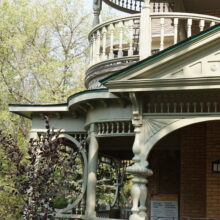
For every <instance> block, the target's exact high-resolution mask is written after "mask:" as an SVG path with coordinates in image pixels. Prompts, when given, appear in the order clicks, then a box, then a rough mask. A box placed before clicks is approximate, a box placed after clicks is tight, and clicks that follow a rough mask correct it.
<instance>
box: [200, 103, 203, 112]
mask: <svg viewBox="0 0 220 220" xmlns="http://www.w3.org/2000/svg"><path fill="white" fill-rule="evenodd" d="M200 112H203V102H200Z"/></svg>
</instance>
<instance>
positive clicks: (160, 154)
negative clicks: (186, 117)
mask: <svg viewBox="0 0 220 220" xmlns="http://www.w3.org/2000/svg"><path fill="white" fill-rule="evenodd" d="M180 133H181V140H180V154H179V153H178V152H175V151H174V152H173V154H172V153H171V152H170V151H161V150H155V149H154V150H153V151H152V152H151V154H150V157H149V162H150V168H151V169H152V170H153V171H154V175H153V176H152V177H150V178H149V194H175V193H177V194H178V193H179V195H180V204H179V205H180V216H181V217H191V218H220V174H218V173H213V172H212V162H213V161H216V160H220V121H213V122H207V123H201V124H196V125H191V126H188V127H185V128H182V129H181V130H180ZM179 165H180V167H179ZM175 171H176V172H175ZM178 171H180V176H179V175H178ZM148 202H149V201H148ZM148 205H149V204H148Z"/></svg>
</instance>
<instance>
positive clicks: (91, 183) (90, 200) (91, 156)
mask: <svg viewBox="0 0 220 220" xmlns="http://www.w3.org/2000/svg"><path fill="white" fill-rule="evenodd" d="M96 134H97V133H96V129H95V125H94V124H91V125H90V135H89V153H88V183H87V197H86V216H87V217H88V218H89V219H90V218H93V217H96V211H95V206H96V181H97V177H96V170H97V162H98V148H99V146H98V141H97V138H96Z"/></svg>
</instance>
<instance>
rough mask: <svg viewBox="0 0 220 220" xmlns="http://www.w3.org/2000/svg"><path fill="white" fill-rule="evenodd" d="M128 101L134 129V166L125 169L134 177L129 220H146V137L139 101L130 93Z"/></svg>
mask: <svg viewBox="0 0 220 220" xmlns="http://www.w3.org/2000/svg"><path fill="white" fill-rule="evenodd" d="M130 99H131V102H132V108H133V120H132V123H133V125H134V127H135V129H134V132H135V140H134V144H133V148H132V150H133V153H134V157H133V158H132V160H133V161H134V164H133V165H132V166H130V167H128V168H127V172H128V173H130V174H132V175H133V176H134V177H133V179H132V182H133V185H132V188H131V197H132V204H133V206H132V209H131V211H132V215H131V216H130V218H129V220H148V214H147V208H146V200H147V196H148V194H147V186H146V184H147V183H148V180H147V177H148V176H151V175H152V174H153V172H152V171H151V170H150V169H148V162H147V161H146V157H145V156H144V155H145V153H146V146H145V145H146V142H145V140H146V137H145V136H146V135H148V134H147V130H146V129H145V126H144V125H143V118H142V110H141V109H142V107H141V101H140V100H138V98H137V96H136V94H134V93H131V94H130Z"/></svg>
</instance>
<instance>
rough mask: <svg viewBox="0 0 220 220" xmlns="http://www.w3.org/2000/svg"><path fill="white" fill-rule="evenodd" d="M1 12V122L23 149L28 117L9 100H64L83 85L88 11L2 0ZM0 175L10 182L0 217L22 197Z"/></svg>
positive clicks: (32, 0)
mask: <svg viewBox="0 0 220 220" xmlns="http://www.w3.org/2000/svg"><path fill="white" fill-rule="evenodd" d="M0 17H1V21H0V91H1V92H0V128H1V129H3V130H4V132H5V133H6V134H12V136H13V137H14V138H15V139H16V141H17V143H18V145H19V147H20V148H21V151H22V152H23V153H26V149H27V146H28V143H27V141H26V140H27V136H28V133H29V129H30V122H29V121H28V120H26V119H24V118H21V117H19V116H17V115H14V114H11V113H9V112H8V104H9V103H19V104H24V103H27V104H32V103H60V102H66V99H67V97H68V96H69V95H71V94H73V93H75V92H77V91H79V90H82V89H83V87H84V86H83V77H84V76H83V73H84V72H85V68H86V65H85V64H86V63H87V53H88V45H87V34H88V32H89V31H90V26H89V25H90V23H91V22H90V20H91V19H90V18H91V16H90V14H89V12H88V11H87V10H86V7H85V5H84V3H83V1H78V0H46V1H41V0H3V1H1V2H0ZM88 24H89V25H88ZM0 157H1V161H0V162H2V164H3V166H5V168H7V166H9V165H10V164H7V163H6V161H5V160H4V158H3V155H2V154H1V152H0ZM0 181H1V183H0V185H1V186H8V188H7V192H4V191H0V219H10V220H12V219H13V218H16V216H17V213H14V212H13V211H12V210H14V209H13V207H14V206H18V207H19V206H22V200H21V199H20V197H19V195H17V196H15V195H13V196H12V195H11V194H10V192H11V190H10V187H9V186H10V185H11V183H10V180H9V179H6V178H5V177H4V179H3V178H2V177H0ZM4 201H5V202H4Z"/></svg>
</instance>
